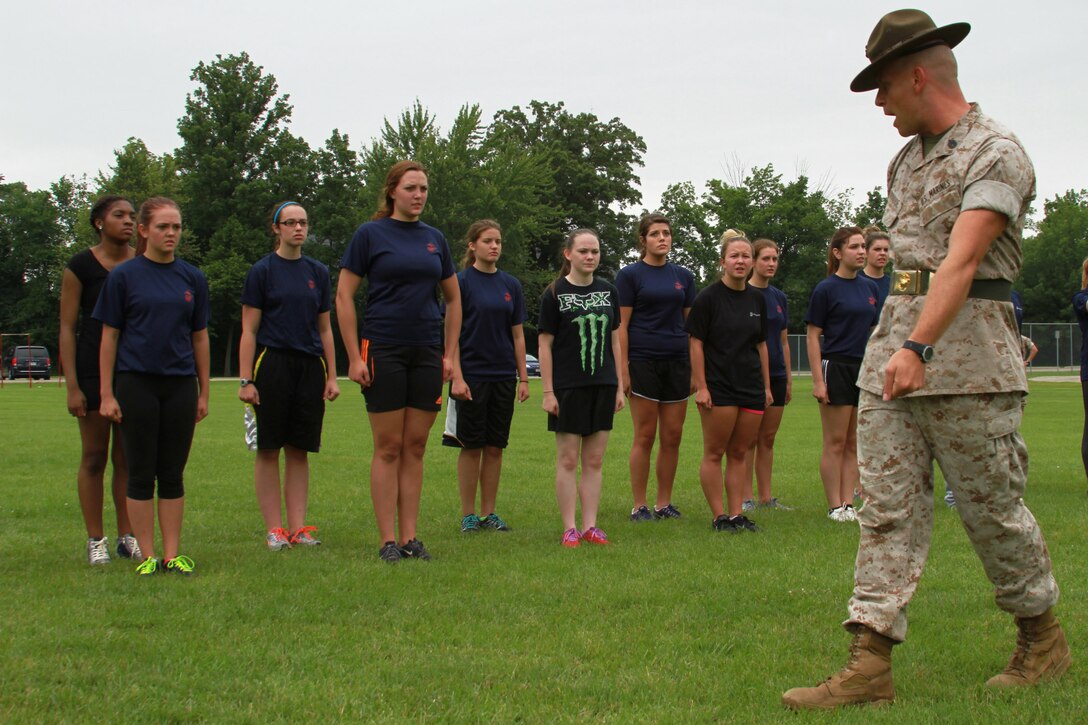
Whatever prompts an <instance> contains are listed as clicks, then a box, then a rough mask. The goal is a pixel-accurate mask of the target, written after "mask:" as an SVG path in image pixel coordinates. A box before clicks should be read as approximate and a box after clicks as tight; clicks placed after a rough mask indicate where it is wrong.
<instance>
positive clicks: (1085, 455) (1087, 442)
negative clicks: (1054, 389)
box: [1080, 380, 1088, 478]
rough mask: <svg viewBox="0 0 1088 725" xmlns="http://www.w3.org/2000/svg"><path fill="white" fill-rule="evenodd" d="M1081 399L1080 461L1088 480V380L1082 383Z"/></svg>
mask: <svg viewBox="0 0 1088 725" xmlns="http://www.w3.org/2000/svg"><path fill="white" fill-rule="evenodd" d="M1080 398H1081V402H1082V403H1083V404H1084V430H1083V431H1081V434H1080V461H1081V463H1082V464H1083V465H1084V476H1085V478H1088V380H1081V381H1080Z"/></svg>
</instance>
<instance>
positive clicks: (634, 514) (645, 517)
mask: <svg viewBox="0 0 1088 725" xmlns="http://www.w3.org/2000/svg"><path fill="white" fill-rule="evenodd" d="M631 520H632V521H653V520H654V515H653V514H652V513H650V509H648V508H646V507H645V506H639V507H638V508H637V509H631Z"/></svg>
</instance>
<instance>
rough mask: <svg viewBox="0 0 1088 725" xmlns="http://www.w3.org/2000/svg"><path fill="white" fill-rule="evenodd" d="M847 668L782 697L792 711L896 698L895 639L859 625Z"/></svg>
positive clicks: (855, 632)
mask: <svg viewBox="0 0 1088 725" xmlns="http://www.w3.org/2000/svg"><path fill="white" fill-rule="evenodd" d="M856 627H857V628H856V629H855V631H854V639H853V641H852V642H851V643H850V660H849V661H848V662H847V663H846V666H845V667H843V668H842V669H841V670H839V671H838V672H836V673H835V674H834V675H832V676H831V677H829V678H827V679H826V680H824V681H823V682H821V683H820V684H819V685H817V686H816V687H795V688H793V689H792V690H790V691H788V692H787V693H786V694H784V695H782V704H783V705H785V706H786V707H788V708H790V709H791V710H817V709H826V710H830V709H832V708H836V707H842V706H843V705H861V704H864V703H874V704H880V703H885V702H891V701H892V700H894V699H895V684H894V683H893V682H892V645H894V644H895V640H893V639H890V638H888V637H885V636H884V635H882V634H878V633H876V632H874V631H873V630H871V629H869V628H868V627H866V626H864V625H856Z"/></svg>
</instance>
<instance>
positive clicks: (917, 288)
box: [891, 269, 930, 295]
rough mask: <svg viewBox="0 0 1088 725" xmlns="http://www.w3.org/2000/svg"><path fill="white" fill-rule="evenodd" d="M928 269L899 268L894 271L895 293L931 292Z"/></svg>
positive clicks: (920, 293) (892, 291) (893, 284)
mask: <svg viewBox="0 0 1088 725" xmlns="http://www.w3.org/2000/svg"><path fill="white" fill-rule="evenodd" d="M929 277H930V272H929V270H927V269H897V270H895V271H894V272H892V289H891V293H892V294H893V295H924V294H926V293H927V292H929Z"/></svg>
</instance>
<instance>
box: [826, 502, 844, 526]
mask: <svg viewBox="0 0 1088 725" xmlns="http://www.w3.org/2000/svg"><path fill="white" fill-rule="evenodd" d="M843 512H844V509H843V507H842V506H836V507H835V508H833V509H828V510H827V518H829V519H831V520H832V521H838V522H839V523H842V522H843V521H845V520H846V519H844V518H843V517H842V516H843Z"/></svg>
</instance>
